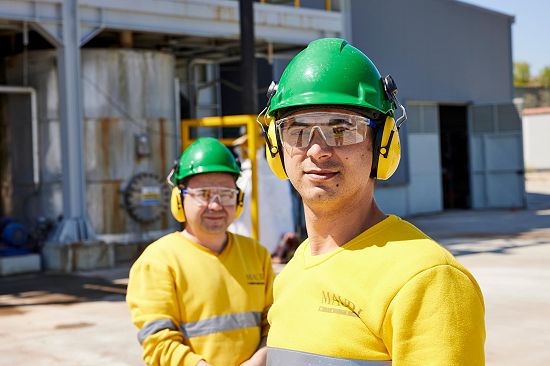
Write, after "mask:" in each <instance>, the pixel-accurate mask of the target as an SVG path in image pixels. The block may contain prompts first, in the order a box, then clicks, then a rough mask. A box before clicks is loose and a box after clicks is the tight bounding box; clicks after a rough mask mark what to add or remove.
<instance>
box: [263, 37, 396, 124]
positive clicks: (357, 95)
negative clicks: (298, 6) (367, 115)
mask: <svg viewBox="0 0 550 366" xmlns="http://www.w3.org/2000/svg"><path fill="white" fill-rule="evenodd" d="M317 105H319V106H320V105H323V106H342V107H343V108H345V107H346V106H347V107H349V108H351V109H354V110H376V111H378V112H381V113H383V114H389V113H390V112H392V111H393V108H392V104H391V102H390V101H389V99H388V98H387V96H386V93H385V91H384V86H383V84H382V80H381V78H380V73H379V72H378V70H377V69H376V66H374V64H373V63H372V61H371V60H370V59H369V58H368V57H367V56H366V55H365V54H364V53H363V52H361V51H359V50H358V49H357V48H355V47H353V46H352V45H350V44H348V43H347V42H346V41H345V40H343V39H338V38H323V39H318V40H315V41H313V42H311V43H310V44H309V45H308V46H307V48H305V49H304V50H302V51H301V52H300V53H299V54H298V55H296V57H294V58H293V59H292V61H291V62H290V63H289V64H288V66H287V67H286V69H285V71H284V72H283V75H282V76H281V80H280V81H279V84H278V86H277V91H276V92H275V94H274V95H273V97H272V99H271V102H270V105H269V109H268V111H267V113H268V114H269V115H270V116H275V117H277V116H276V113H277V112H278V111H279V112H281V111H283V110H294V109H302V108H309V107H313V106H317Z"/></svg>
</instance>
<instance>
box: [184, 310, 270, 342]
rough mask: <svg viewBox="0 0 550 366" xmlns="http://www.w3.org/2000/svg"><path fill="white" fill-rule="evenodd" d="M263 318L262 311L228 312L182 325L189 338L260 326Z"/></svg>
mask: <svg viewBox="0 0 550 366" xmlns="http://www.w3.org/2000/svg"><path fill="white" fill-rule="evenodd" d="M261 318H262V313H259V312H249V313H237V314H226V315H221V316H216V317H214V318H210V319H204V320H199V321H196V322H190V323H181V324H180V327H181V330H182V331H183V334H185V336H186V337H187V338H192V337H198V336H202V335H205V334H211V333H218V332H223V331H225V330H234V329H244V328H253V327H259V326H260V321H261Z"/></svg>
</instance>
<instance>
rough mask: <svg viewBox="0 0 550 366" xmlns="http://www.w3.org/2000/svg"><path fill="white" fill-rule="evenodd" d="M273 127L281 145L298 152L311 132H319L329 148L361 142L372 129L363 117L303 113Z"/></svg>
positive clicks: (307, 141)
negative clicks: (275, 127) (293, 148)
mask: <svg viewBox="0 0 550 366" xmlns="http://www.w3.org/2000/svg"><path fill="white" fill-rule="evenodd" d="M275 123H276V126H277V129H278V132H279V136H280V137H281V140H282V142H283V145H285V146H290V147H299V148H303V147H307V146H308V145H309V144H310V142H311V139H312V138H313V132H314V131H317V132H319V135H321V137H322V138H323V140H325V142H326V143H327V145H329V146H345V145H352V144H357V143H359V142H363V141H364V140H365V139H366V138H367V131H368V128H369V127H370V128H375V127H376V124H375V123H374V122H373V121H371V120H370V119H368V118H366V117H363V116H358V115H351V114H346V113H333V112H311V113H303V114H300V115H297V116H291V117H287V118H283V119H280V120H277V121H276V122H275Z"/></svg>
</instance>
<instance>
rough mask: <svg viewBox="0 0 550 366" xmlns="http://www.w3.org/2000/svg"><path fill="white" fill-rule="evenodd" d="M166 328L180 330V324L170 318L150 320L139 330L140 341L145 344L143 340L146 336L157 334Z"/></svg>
mask: <svg viewBox="0 0 550 366" xmlns="http://www.w3.org/2000/svg"><path fill="white" fill-rule="evenodd" d="M164 329H171V330H177V331H179V328H178V326H177V325H176V324H174V322H172V321H171V320H170V319H162V320H155V321H153V322H149V323H147V324H145V325H144V326H143V328H141V329H140V330H139V332H138V341H139V343H141V344H143V341H145V338H147V337H149V336H150V335H151V334H155V333H157V332H160V331H161V330H164Z"/></svg>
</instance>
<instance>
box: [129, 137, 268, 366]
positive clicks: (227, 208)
mask: <svg viewBox="0 0 550 366" xmlns="http://www.w3.org/2000/svg"><path fill="white" fill-rule="evenodd" d="M239 175H240V168H239V165H238V164H237V161H236V160H235V158H234V157H233V155H232V154H231V152H230V151H229V149H228V148H227V147H225V146H224V145H223V144H221V143H220V142H219V141H218V140H216V139H214V138H200V139H197V141H195V142H194V143H193V144H192V145H190V146H189V147H188V148H187V149H186V150H185V151H184V152H183V154H182V155H181V157H180V158H179V160H178V162H177V163H176V165H175V167H174V169H173V171H172V172H171V173H170V175H169V181H170V182H171V183H172V184H173V186H174V188H173V191H172V197H171V211H172V214H173V216H174V218H175V219H176V220H178V221H179V222H182V223H184V229H183V231H181V232H174V233H172V234H168V235H166V236H164V237H162V238H161V239H159V240H157V241H156V242H154V243H152V244H151V245H149V246H148V247H147V248H146V249H145V251H144V252H143V254H142V255H141V256H140V257H139V259H138V260H137V261H136V262H135V263H134V265H133V266H132V269H131V271H130V277H129V282H128V293H127V296H126V301H127V303H128V305H129V307H130V310H131V314H132V321H133V322H134V324H135V325H136V326H137V327H138V328H139V332H138V339H139V341H140V343H141V344H142V346H143V350H144V352H143V359H144V360H145V362H146V363H147V364H148V365H163V366H165V365H173V366H175V365H184V366H196V365H199V366H205V365H206V366H207V365H214V366H218V365H229V366H233V365H245V366H258V365H265V362H266V347H265V339H266V336H267V332H268V329H269V325H268V323H267V311H268V309H269V307H270V306H271V303H272V293H271V291H272V281H273V270H272V267H271V258H270V255H269V253H268V251H267V250H266V249H265V248H264V247H262V246H261V245H260V244H259V243H258V242H256V241H254V240H252V239H250V238H247V237H243V236H240V235H236V234H233V233H230V232H228V231H227V227H228V226H229V225H230V224H231V223H232V222H233V220H234V219H235V218H236V216H238V215H239V213H240V211H241V210H242V206H243V194H242V192H241V191H240V190H239V188H238V187H237V185H236V179H237V177H238V176H239Z"/></svg>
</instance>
